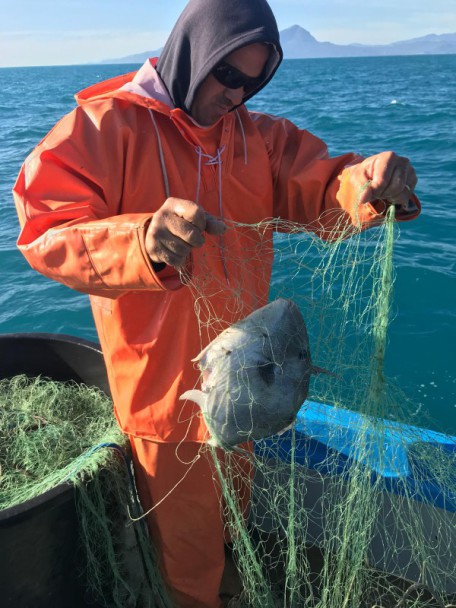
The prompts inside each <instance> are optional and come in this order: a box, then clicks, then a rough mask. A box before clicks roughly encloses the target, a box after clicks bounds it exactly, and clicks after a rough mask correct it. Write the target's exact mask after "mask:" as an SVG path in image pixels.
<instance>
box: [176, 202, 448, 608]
mask: <svg viewBox="0 0 456 608" xmlns="http://www.w3.org/2000/svg"><path fill="white" fill-rule="evenodd" d="M321 219H322V224H323V223H325V224H327V222H326V220H328V219H329V220H330V223H331V225H332V226H333V229H332V232H331V234H326V235H325V236H326V239H325V240H322V239H320V238H319V237H318V233H319V234H320V235H321V234H322V229H321V230H319V227H318V226H313V227H312V231H309V230H308V229H307V228H308V227H303V226H301V225H295V224H292V223H290V222H285V221H281V220H270V221H264V222H262V223H260V224H258V225H255V226H252V225H242V224H232V225H229V229H228V230H227V231H226V233H225V235H224V236H223V237H221V238H220V240H219V241H213V242H211V243H209V242H208V243H207V244H206V247H205V248H203V250H201V253H200V252H198V255H195V256H194V260H193V267H192V273H191V274H190V273H189V274H188V275H186V273H185V272H184V273H183V280H185V281H186V282H187V284H188V286H189V287H190V289H192V291H193V293H194V297H195V311H196V314H197V317H198V320H199V327H200V334H201V343H202V345H205V344H207V343H208V342H209V341H210V340H212V339H213V338H214V337H215V336H216V335H217V334H219V333H220V332H221V331H222V330H224V329H226V327H227V326H229V325H230V323H232V322H233V320H236V319H242V318H243V317H245V316H246V315H248V314H249V313H251V312H252V311H253V310H255V309H256V308H258V307H260V306H262V305H264V304H265V303H266V300H267V299H268V298H269V300H274V299H276V298H279V297H280V298H287V299H291V300H293V301H294V302H295V303H296V304H297V305H298V307H299V308H300V310H301V312H302V314H303V317H304V319H305V322H306V326H307V330H308V334H309V341H310V348H311V353H312V360H313V362H314V363H315V364H316V365H318V366H322V367H324V368H326V369H327V370H329V371H330V372H331V374H330V375H329V374H319V375H317V376H314V377H313V379H312V382H311V386H310V394H309V396H308V399H307V401H306V403H305V405H304V407H303V408H302V410H301V411H300V414H299V415H298V418H297V420H296V422H295V424H294V425H293V427H292V428H291V429H289V430H286V431H285V432H284V433H283V434H281V435H278V436H274V437H271V438H266V439H264V440H261V441H259V442H257V443H256V445H255V446H254V450H253V452H252V453H251V454H248V453H247V454H243V453H238V452H236V451H232V452H229V451H227V452H226V453H225V454H224V455H223V458H220V451H219V448H217V449H216V448H213V447H211V446H210V445H204V446H203V447H202V450H203V451H209V452H211V453H212V456H213V462H214V477H215V478H216V479H217V483H218V484H219V486H220V488H221V491H222V493H223V497H224V506H225V513H224V517H225V521H226V526H227V528H228V529H229V535H230V537H231V542H232V548H233V555H234V560H235V563H236V565H237V568H238V570H239V572H240V577H241V581H242V587H243V592H242V593H241V595H240V596H239V597H238V598H237V599H236V603H235V602H234V600H233V602H232V605H233V606H234V605H236V606H246V607H257V608H266V607H273V606H283V607H290V608H298V607H300V608H301V607H302V608H304V607H305V608H307V607H309V608H310V607H312V608H361V607H366V608H374V607H376V608H389V607H391V608H399V607H401V608H402V607H403V608H412V607H413V608H421V607H425V606H426V607H431V606H432V607H434V606H436V607H437V606H440V607H442V606H446V607H448V606H453V605H456V525H455V524H456V442H455V438H454V437H450V436H447V435H445V434H444V433H437V432H435V431H428V430H426V429H425V428H424V427H417V426H413V425H411V424H410V421H411V412H412V411H414V410H415V409H416V405H414V404H412V403H411V402H410V401H409V400H408V399H407V396H406V395H405V394H404V393H403V391H401V389H400V388H399V387H398V386H397V385H396V384H395V383H394V381H393V380H392V379H390V378H388V377H387V376H386V374H385V356H386V352H387V343H388V339H387V330H388V325H389V323H390V322H391V319H392V317H393V315H394V309H393V285H394V279H395V272H394V263H393V250H394V242H395V240H396V238H397V236H398V225H397V223H395V222H394V208H391V210H390V211H389V213H388V217H387V219H386V221H385V222H384V223H383V224H382V225H380V226H378V227H376V228H374V229H372V230H369V231H363V230H359V229H357V228H354V227H352V226H350V227H348V226H347V225H346V224H345V223H344V220H343V219H341V220H340V221H338V220H337V218H335V217H330V218H328V217H326V218H321ZM315 232H316V233H317V234H316V233H315ZM209 259H211V260H214V259H218V260H219V263H220V264H221V265H223V268H224V271H225V273H224V274H225V277H224V280H223V281H221V283H220V284H217V283H216V282H215V280H214V273H211V271H210V268H209V266H208V265H207V263H208V260H209ZM272 259H273V260H274V263H273V268H272V274H270V273H269V271H268V266H269V264H268V261H270V260H271V261H272ZM211 263H212V262H211ZM252 268H255V269H256V270H255V271H252ZM258 269H260V270H258ZM263 269H264V270H263ZM262 291H263V293H265V294H266V297H265V298H264V299H263V300H261V298H260V299H259V298H258V296H257V295H255V294H258V293H261V292H262ZM266 329H267V328H266ZM196 354H197V353H195V355H196ZM239 374H240V375H239V377H240V378H241V377H243V378H244V376H242V369H240V370H239ZM243 381H244V380H243ZM188 388H193V387H188ZM253 390H254V387H252V391H253ZM252 403H253V399H252ZM232 406H233V407H235V401H232ZM242 407H245V404H244V405H242ZM252 407H253V405H252ZM279 410H280V404H278V411H279ZM243 459H244V460H246V461H248V462H251V464H252V467H251V469H252V470H253V474H252V475H248V474H247V475H246V473H245V471H249V468H250V467H249V466H245V463H244V466H243V465H242V460H243ZM242 475H244V478H243V479H240V476H242ZM242 485H244V486H246V487H248V488H249V492H250V494H251V505H250V509H249V511H248V512H245V511H244V512H243V511H242V510H241V509H240V507H239V504H240V503H239V501H238V499H237V492H238V489H239V487H241V486H242ZM170 498H171V499H172V496H171V497H170Z"/></svg>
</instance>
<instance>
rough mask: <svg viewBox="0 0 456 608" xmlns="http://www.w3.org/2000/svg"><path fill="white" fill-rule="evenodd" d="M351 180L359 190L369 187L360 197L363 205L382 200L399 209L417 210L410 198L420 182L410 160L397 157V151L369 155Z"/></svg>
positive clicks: (353, 170) (357, 167) (354, 168)
mask: <svg viewBox="0 0 456 608" xmlns="http://www.w3.org/2000/svg"><path fill="white" fill-rule="evenodd" d="M350 179H351V182H352V184H353V186H354V187H355V188H356V189H357V190H358V191H361V190H362V188H363V186H365V184H367V183H368V184H369V185H368V186H367V187H366V188H365V189H364V190H363V191H362V192H361V194H360V198H359V202H360V203H368V202H370V201H374V200H375V199H381V200H383V201H387V202H389V203H391V204H393V205H395V206H396V208H397V209H398V210H399V209H400V210H404V211H414V210H416V205H415V203H414V202H413V200H411V198H412V193H413V191H414V189H415V186H416V184H417V181H418V179H417V177H416V173H415V170H414V168H413V167H412V165H411V164H410V161H409V159H408V158H405V157H404V156H397V154H394V152H382V153H381V154H376V155H375V156H369V158H366V159H365V160H364V161H363V162H361V163H359V165H355V166H354V167H352V171H351V176H350Z"/></svg>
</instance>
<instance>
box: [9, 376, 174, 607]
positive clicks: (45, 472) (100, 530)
mask: <svg viewBox="0 0 456 608" xmlns="http://www.w3.org/2000/svg"><path fill="white" fill-rule="evenodd" d="M0 463H1V471H0V510H6V509H9V508H10V507H14V506H16V505H20V504H22V503H24V502H25V501H27V500H30V499H32V498H35V497H36V496H39V495H41V494H43V493H45V492H47V491H48V490H50V489H51V488H55V487H57V486H59V485H60V484H64V483H69V484H72V485H73V486H74V496H75V501H76V510H77V513H78V522H79V530H80V531H79V539H80V547H79V548H78V551H80V552H81V559H80V560H77V563H79V564H80V569H81V571H80V572H79V573H78V575H79V576H80V577H81V585H83V586H85V587H86V589H87V592H88V593H87V598H88V601H89V602H96V605H97V606H106V607H107V608H114V607H115V608H128V607H136V606H141V607H144V608H167V607H168V606H171V604H169V601H168V599H167V595H166V592H165V590H164V587H163V584H162V581H161V577H160V575H159V572H158V568H157V562H156V555H155V553H154V550H153V547H152V546H151V544H150V543H149V540H148V538H147V532H146V531H145V528H144V525H143V522H142V521H141V520H139V521H138V522H136V523H135V524H132V521H131V516H135V517H138V516H139V510H138V506H139V505H138V503H137V498H136V493H135V488H134V483H133V482H132V473H131V471H130V463H129V461H128V458H127V441H126V438H125V436H123V435H122V433H121V432H120V430H119V428H118V426H117V423H116V420H115V418H114V415H113V412H112V402H111V400H110V399H109V398H108V397H107V396H106V395H105V394H104V393H103V392H102V391H101V390H99V389H97V388H95V387H88V386H85V385H83V384H77V383H76V382H60V381H54V380H51V379H49V378H42V377H37V378H29V377H27V376H25V375H18V376H15V377H13V378H5V379H2V380H0ZM56 557H57V556H56ZM68 575H69V576H71V574H70V573H68ZM30 576H33V573H30ZM62 601H63V600H62Z"/></svg>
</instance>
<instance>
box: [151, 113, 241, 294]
mask: <svg viewBox="0 0 456 608" xmlns="http://www.w3.org/2000/svg"><path fill="white" fill-rule="evenodd" d="M148 110H149V114H150V117H151V119H152V124H153V125H154V129H155V134H156V136H157V143H158V155H159V158H160V166H161V170H162V175H163V184H164V187H165V194H166V198H169V197H170V189H169V179H168V172H167V170H166V163H165V156H164V154H163V146H162V142H161V137H160V131H159V129H158V125H157V121H156V119H155V116H154V113H153V111H152V110H151V109H150V108H148ZM236 113H237V112H236ZM238 119H239V122H240V125H241V132H242V138H243V141H244V161H245V162H246V163H247V150H246V145H245V134H244V128H243V126H242V122H241V120H240V117H239V115H238ZM224 150H225V146H222V147H221V148H217V152H216V154H215V155H214V156H211V155H210V154H205V153H204V152H203V150H202V148H201V146H197V147H196V148H195V151H196V153H197V155H198V181H197V184H196V196H195V202H196V204H197V205H199V204H200V202H199V195H200V190H201V169H202V163H203V157H204V158H205V159H207V160H206V162H205V163H204V164H205V165H208V166H209V165H217V167H218V170H217V177H218V202H219V215H220V219H221V220H223V197H222V163H223V161H222V154H223V151H224ZM219 247H220V251H221V254H222V264H223V272H224V274H225V279H226V283H227V285H229V279H228V269H227V265H226V258H225V243H224V238H223V235H222V234H221V235H219Z"/></svg>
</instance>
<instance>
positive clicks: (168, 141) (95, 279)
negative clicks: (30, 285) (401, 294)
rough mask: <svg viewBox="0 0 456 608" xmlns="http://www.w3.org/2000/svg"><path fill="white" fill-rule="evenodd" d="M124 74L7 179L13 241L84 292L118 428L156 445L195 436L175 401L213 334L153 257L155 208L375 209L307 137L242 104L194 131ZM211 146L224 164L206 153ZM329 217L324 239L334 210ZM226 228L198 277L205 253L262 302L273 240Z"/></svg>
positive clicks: (316, 213) (353, 214)
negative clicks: (150, 241)
mask: <svg viewBox="0 0 456 608" xmlns="http://www.w3.org/2000/svg"><path fill="white" fill-rule="evenodd" d="M133 77H134V73H131V74H127V75H124V76H119V77H117V78H113V79H111V80H108V81H105V82H101V83H99V84H96V85H94V86H92V87H90V88H88V89H86V90H84V91H83V92H82V93H80V94H79V95H78V96H77V101H78V104H79V105H78V107H77V108H76V109H75V110H74V111H72V112H71V113H70V114H69V115H67V116H65V117H64V118H63V119H62V120H61V121H60V122H59V123H58V124H57V125H56V126H55V127H54V129H53V130H52V131H51V132H50V133H49V134H48V135H47V136H46V137H45V139H44V140H43V141H42V142H41V143H40V144H39V145H38V146H37V148H36V149H35V150H34V151H33V152H32V153H31V154H30V156H29V157H28V158H27V159H26V161H25V163H24V165H23V167H22V169H21V172H20V174H19V177H18V180H17V182H16V185H15V188H14V196H15V202H16V206H17V210H18V214H19V219H20V223H21V227H22V230H21V233H20V236H19V239H18V246H19V248H20V250H21V251H22V253H23V254H24V256H25V257H26V258H27V260H28V261H29V263H30V264H31V266H32V267H33V268H35V269H36V270H38V271H39V272H41V273H42V274H44V275H46V276H47V277H50V278H52V279H55V280H57V281H60V282H61V283H64V284H65V285H67V286H69V287H71V288H73V289H76V290H78V291H81V292H85V293H88V294H90V299H91V304H92V309H93V314H94V318H95V323H96V327H97V330H98V334H99V338H100V342H101V345H102V349H103V352H104V355H105V360H106V364H107V370H108V375H109V380H110V386H111V391H112V395H113V400H114V406H115V412H116V416H117V418H118V421H119V423H120V426H121V428H122V429H123V430H124V431H125V432H126V433H129V434H132V435H135V436H137V437H144V438H149V439H152V440H155V441H167V442H178V441H180V440H182V439H183V438H185V439H186V440H189V441H203V440H205V439H207V429H206V427H205V425H204V421H203V420H202V417H201V416H200V415H198V412H199V410H198V407H197V406H196V405H195V404H193V403H191V402H187V403H185V404H184V403H182V402H181V401H179V400H178V398H179V396H180V395H181V394H182V393H183V392H184V391H186V390H188V389H190V388H193V387H194V386H196V385H197V383H198V379H199V373H198V371H197V370H196V369H195V368H194V365H193V364H192V363H191V359H192V358H194V357H195V356H196V355H197V354H198V352H199V351H200V349H201V348H202V347H203V346H204V345H205V343H207V341H208V340H209V339H210V338H213V337H214V335H212V336H210V335H206V334H204V333H201V332H200V328H199V325H198V321H197V316H196V313H195V307H194V304H195V302H194V293H193V292H192V290H191V289H189V287H187V286H185V285H183V284H182V283H181V281H180V278H179V275H178V273H177V272H176V271H175V270H174V269H173V268H172V267H166V268H165V269H164V270H162V271H160V272H155V271H154V269H153V267H152V264H151V261H150V259H149V258H148V255H147V253H146V250H145V242H144V239H145V231H146V228H147V226H148V223H149V222H150V219H151V217H152V215H153V213H154V211H156V210H157V209H158V208H159V207H160V206H161V205H162V204H163V203H164V201H165V200H166V198H167V197H168V196H174V197H179V198H183V199H188V200H197V199H198V201H199V203H200V204H202V205H203V207H204V208H205V209H206V211H207V212H209V213H211V214H213V215H215V216H218V217H220V216H222V218H223V219H224V220H226V221H227V222H228V223H229V222H230V220H233V221H235V222H241V223H246V224H254V223H257V222H259V221H261V220H263V219H264V218H268V217H280V218H282V219H289V220H293V221H295V222H299V223H302V224H306V225H309V224H312V223H314V225H315V229H316V230H317V224H316V220H317V219H318V218H319V217H320V216H321V215H322V213H323V212H325V211H326V212H327V211H330V210H332V209H337V210H340V209H341V208H342V209H343V210H344V212H345V213H346V217H347V218H348V219H349V220H350V221H351V222H352V223H355V224H356V223H361V224H362V225H369V224H370V223H375V221H377V222H378V221H379V216H378V214H377V213H376V212H375V210H374V208H373V207H372V206H371V205H370V204H367V205H363V206H362V208H360V209H358V208H357V204H356V200H357V195H358V193H357V192H354V191H353V187H352V186H351V184H350V179H349V174H350V165H352V164H355V163H357V162H360V161H361V160H362V159H361V158H360V157H358V156H356V155H354V154H346V155H343V156H339V157H336V158H329V157H328V153H327V149H326V146H325V144H324V143H323V142H322V141H321V140H319V139H318V138H316V137H315V136H313V135H311V134H310V133H308V132H306V131H303V130H299V129H298V128H297V127H296V126H295V125H293V124H292V123H291V122H289V121H288V120H286V119H283V118H275V117H272V116H269V115H266V114H261V113H252V112H249V111H248V110H247V109H246V107H245V106H241V107H239V108H238V109H237V110H236V111H235V112H231V113H228V114H226V115H225V116H223V117H222V118H221V119H220V120H219V121H218V122H217V123H216V124H215V125H214V126H212V127H207V128H201V127H199V126H197V125H196V124H195V123H194V121H193V120H192V119H191V118H190V117H189V116H188V115H187V114H185V113H184V112H183V111H182V110H180V109H172V108H170V107H169V106H168V105H166V104H165V103H163V102H161V101H158V100H156V99H153V98H151V97H149V96H147V95H140V94H138V93H135V92H131V91H128V90H125V89H122V90H121V89H120V88H121V87H122V86H123V85H125V84H126V83H129V82H130V81H132V79H133ZM217 150H218V151H219V152H218V153H219V154H220V158H221V160H222V164H217V163H215V164H214V162H204V161H205V160H206V159H207V158H208V157H211V158H212V161H213V160H214V158H216V156H217V154H218V153H217ZM205 155H206V156H205ZM416 215H417V213H415V214H411V215H408V216H407V218H405V219H412V218H413V217H415V216H416ZM325 216H326V217H327V222H326V224H325V226H324V229H320V231H319V234H320V236H322V237H325V235H326V233H325V230H330V229H331V223H332V222H333V221H334V219H335V218H336V217H338V218H339V219H340V213H337V214H334V213H326V214H325ZM317 231H318V230H317ZM224 238H225V242H224V244H223V247H224V249H225V250H226V252H227V253H228V255H227V257H226V259H222V257H223V256H220V255H207V254H208V252H209V253H210V252H211V251H212V250H214V251H215V250H216V249H217V242H216V241H217V239H216V237H210V236H207V239H206V241H207V242H206V244H205V245H204V246H203V247H202V248H201V249H199V250H197V251H195V252H194V253H193V256H192V257H193V268H192V272H193V274H194V277H195V279H197V274H198V259H199V258H198V256H200V257H201V256H202V258H204V263H205V266H204V273H205V280H206V284H208V286H209V291H210V283H211V281H212V284H213V286H214V288H213V291H214V292H217V289H218V287H217V286H223V285H224V286H225V287H226V288H227V289H230V288H233V286H241V288H242V293H241V299H242V300H243V301H244V303H245V304H246V308H247V309H249V310H252V309H253V308H255V307H258V306H260V305H263V304H264V303H266V301H267V297H268V281H267V280H263V281H258V280H257V277H258V276H262V277H266V278H268V277H269V273H270V269H271V264H272V253H271V247H270V241H268V243H269V246H268V247H265V248H264V249H262V254H261V255H257V256H250V254H249V252H246V251H245V244H244V245H243V242H242V239H241V238H240V237H238V233H237V231H236V230H234V229H228V230H227V232H226V234H225V237H224ZM258 242H260V236H258ZM262 242H263V243H264V241H262ZM211 247H212V249H211ZM214 247H215V249H214ZM245 257H247V258H249V259H248V263H245V264H240V263H239V260H241V259H243V258H245ZM230 260H232V261H231V262H230ZM235 260H237V263H236V262H235ZM226 274H227V275H228V281H229V286H227V284H226V281H227V278H226V276H225V275H226ZM208 281H209V283H208ZM225 303H226V298H224V297H222V296H220V297H219V296H217V294H216V293H215V295H213V297H212V298H211V303H210V305H211V307H212V308H211V310H213V312H214V314H215V315H216V316H218V317H220V318H222V319H223V320H224V323H225V326H226V324H228V323H230V322H232V321H234V320H236V319H237V317H236V315H235V313H234V312H233V313H230V312H229V310H228V307H227V306H226V305H225ZM219 329H220V328H219Z"/></svg>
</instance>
